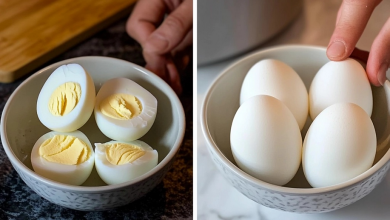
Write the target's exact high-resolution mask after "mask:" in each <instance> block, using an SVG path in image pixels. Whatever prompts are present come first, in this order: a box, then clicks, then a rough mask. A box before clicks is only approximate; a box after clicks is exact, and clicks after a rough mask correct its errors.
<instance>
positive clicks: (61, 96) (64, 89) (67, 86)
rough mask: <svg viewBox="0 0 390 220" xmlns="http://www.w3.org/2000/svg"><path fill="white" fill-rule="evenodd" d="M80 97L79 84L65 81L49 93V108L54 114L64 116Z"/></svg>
mask: <svg viewBox="0 0 390 220" xmlns="http://www.w3.org/2000/svg"><path fill="white" fill-rule="evenodd" d="M80 97H81V87H80V85H79V84H78V83H74V82H66V83H64V84H62V85H60V86H59V87H57V89H56V90H54V92H53V93H52V94H51V96H50V100H49V110H50V112H51V113H52V114H53V115H55V116H64V115H66V114H68V113H69V112H71V111H72V110H73V109H74V108H75V107H76V105H77V103H78V102H79V100H80Z"/></svg>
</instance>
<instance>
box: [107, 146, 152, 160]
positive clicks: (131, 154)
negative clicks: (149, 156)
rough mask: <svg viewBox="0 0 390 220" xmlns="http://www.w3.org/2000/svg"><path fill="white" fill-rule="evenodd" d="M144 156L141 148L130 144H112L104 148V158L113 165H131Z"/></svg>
mask: <svg viewBox="0 0 390 220" xmlns="http://www.w3.org/2000/svg"><path fill="white" fill-rule="evenodd" d="M144 154H145V150H144V149H143V148H141V147H138V146H135V145H131V144H125V143H114V144H108V146H107V147H106V158H107V160H108V162H110V163H111V164H113V165H122V164H126V163H131V162H133V161H135V160H137V159H138V158H140V157H142V156H143V155H144Z"/></svg>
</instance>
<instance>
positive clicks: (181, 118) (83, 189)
mask: <svg viewBox="0 0 390 220" xmlns="http://www.w3.org/2000/svg"><path fill="white" fill-rule="evenodd" d="M107 59H108V60H114V61H116V62H123V63H126V64H127V65H129V66H132V67H133V68H134V69H136V70H137V71H139V72H141V73H142V74H145V75H147V76H148V77H152V78H154V79H155V80H157V81H158V84H159V85H158V86H159V87H161V86H163V87H167V89H168V91H169V93H167V94H166V95H167V96H168V97H169V98H170V100H171V101H172V103H173V108H174V109H175V110H176V111H177V116H178V122H179V128H178V130H179V134H178V136H177V137H176V140H175V143H174V145H173V147H172V148H171V150H170V151H169V153H168V154H167V155H166V156H165V158H164V159H163V160H162V161H161V162H160V163H158V164H157V166H156V167H154V168H153V169H152V170H150V171H149V172H147V173H146V174H144V175H142V176H140V177H137V178H135V179H134V180H132V181H128V182H125V183H121V184H114V185H106V186H73V185H68V184H63V183H59V182H56V181H53V180H50V179H47V178H45V177H42V176H40V175H38V174H37V173H35V172H34V171H32V170H31V169H29V168H28V167H27V166H26V165H24V163H22V162H21V161H20V160H19V159H18V158H17V157H16V155H15V154H14V152H13V150H12V149H11V148H10V147H9V146H10V144H9V142H8V139H7V131H6V129H5V128H6V121H5V118H6V117H7V115H8V107H9V103H10V102H11V100H12V99H13V98H14V96H15V94H16V93H18V91H19V90H20V89H21V88H22V87H23V86H25V85H26V84H27V83H28V82H29V81H31V80H33V79H35V78H36V77H39V75H40V74H42V73H43V72H45V71H47V70H48V69H50V68H52V67H53V66H55V65H63V64H68V63H72V62H77V61H80V60H96V61H97V62H99V61H100V60H102V61H104V60H107ZM175 114H176V113H175ZM0 133H1V142H2V144H3V148H4V150H5V152H6V154H7V156H8V159H9V160H10V161H11V163H12V164H13V166H17V167H18V169H19V170H21V171H22V172H23V173H25V174H27V175H28V176H30V177H32V178H34V179H35V180H37V181H38V182H42V183H44V184H46V185H49V186H51V187H53V188H57V189H62V190H66V191H72V192H80V193H102V192H109V191H115V190H119V189H122V188H126V187H129V186H131V185H133V184H136V183H138V182H141V181H143V180H145V179H147V178H149V177H151V176H152V175H154V174H155V173H157V172H158V171H160V170H161V169H163V168H164V167H165V166H167V165H168V163H169V162H170V161H171V160H172V159H173V158H174V157H175V155H176V153H177V152H178V150H179V148H180V145H181V143H182V142H183V139H184V134H185V115H184V110H183V106H182V104H181V102H180V100H179V98H178V97H177V95H176V93H175V92H174V91H173V90H172V88H171V87H170V86H169V85H168V84H167V83H166V82H165V81H164V80H162V79H161V78H160V77H158V76H157V75H155V74H154V73H152V72H150V71H149V70H147V69H145V68H143V67H141V66H139V65H137V64H134V63H131V62H128V61H126V60H121V59H117V58H112V57H104V56H82V57H75V58H71V59H66V60H62V61H60V62H57V63H53V64H51V65H49V66H47V67H45V68H43V69H41V70H39V71H37V72H36V73H34V74H32V75H31V76H30V77H28V78H27V79H25V80H24V81H23V82H22V83H21V84H20V85H19V86H18V87H17V88H16V89H15V91H14V92H13V93H12V94H11V96H10V97H9V99H8V100H7V103H6V105H5V106H4V109H3V113H2V116H1V125H0Z"/></svg>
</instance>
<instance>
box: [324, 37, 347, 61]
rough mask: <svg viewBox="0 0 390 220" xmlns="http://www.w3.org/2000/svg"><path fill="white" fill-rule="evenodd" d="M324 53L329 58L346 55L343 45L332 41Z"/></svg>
mask: <svg viewBox="0 0 390 220" xmlns="http://www.w3.org/2000/svg"><path fill="white" fill-rule="evenodd" d="M326 52H327V54H328V56H329V57H330V58H341V57H344V55H345V53H346V48H345V44H344V43H343V42H341V41H334V42H333V43H332V44H331V45H329V47H328V49H327V51H326Z"/></svg>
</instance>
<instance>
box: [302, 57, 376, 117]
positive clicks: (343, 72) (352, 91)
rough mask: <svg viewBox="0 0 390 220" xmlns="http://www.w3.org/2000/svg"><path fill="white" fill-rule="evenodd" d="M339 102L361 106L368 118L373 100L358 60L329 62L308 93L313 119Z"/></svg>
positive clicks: (365, 75)
mask: <svg viewBox="0 0 390 220" xmlns="http://www.w3.org/2000/svg"><path fill="white" fill-rule="evenodd" d="M340 102H350V103H355V104H356V105H359V106H360V107H362V108H363V109H364V111H366V112H367V114H368V115H369V116H371V113H372V107H373V98H372V91H371V86H370V82H369V81H368V78H367V74H366V71H365V70H364V68H363V67H362V65H360V64H359V63H358V62H357V61H356V60H353V59H346V60H344V61H337V62H336V61H330V62H328V63H326V64H325V65H324V66H322V67H321V69H320V70H319V71H318V72H317V74H316V75H315V77H314V79H313V81H312V83H311V85H310V90H309V103H310V117H311V118H312V119H313V120H314V119H315V118H316V117H317V115H318V114H320V112H321V111H322V110H324V109H325V108H327V107H329V106H331V105H333V104H336V103H340Z"/></svg>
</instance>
